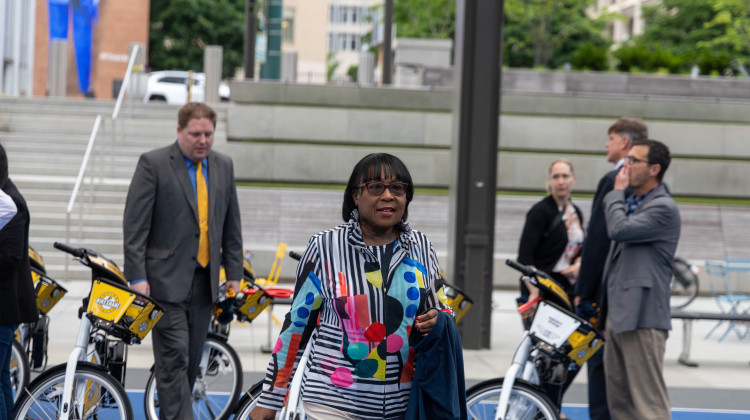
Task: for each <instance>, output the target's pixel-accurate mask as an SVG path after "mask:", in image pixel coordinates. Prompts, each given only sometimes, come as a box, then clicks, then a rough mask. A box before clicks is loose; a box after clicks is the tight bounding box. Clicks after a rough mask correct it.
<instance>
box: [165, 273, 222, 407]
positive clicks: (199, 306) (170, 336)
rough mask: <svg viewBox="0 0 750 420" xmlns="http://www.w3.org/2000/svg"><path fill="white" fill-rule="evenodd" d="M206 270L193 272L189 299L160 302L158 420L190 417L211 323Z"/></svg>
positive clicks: (208, 278) (209, 279)
mask: <svg viewBox="0 0 750 420" xmlns="http://www.w3.org/2000/svg"><path fill="white" fill-rule="evenodd" d="M210 285H211V278H210V273H209V270H206V269H202V268H199V269H196V270H195V273H194V275H193V283H192V288H191V290H190V293H189V294H188V297H187V298H186V299H185V301H183V302H179V303H161V302H160V305H161V306H162V307H163V308H164V314H163V315H162V317H161V319H160V320H159V322H157V323H156V325H155V326H154V330H153V333H152V339H153V348H154V374H155V376H156V391H157V392H158V394H159V395H158V396H159V419H161V420H173V419H174V420H186V419H187V420H190V419H192V418H193V404H192V392H193V384H195V378H196V376H197V375H198V368H199V364H200V359H201V356H202V353H203V345H204V344H205V342H206V335H207V334H208V324H209V322H210V320H211V308H212V306H213V302H211V290H210V287H211V286H210Z"/></svg>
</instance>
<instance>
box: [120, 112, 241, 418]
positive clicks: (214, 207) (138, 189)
mask: <svg viewBox="0 0 750 420" xmlns="http://www.w3.org/2000/svg"><path fill="white" fill-rule="evenodd" d="M215 128H216V113H215V112H214V110H213V109H211V108H210V107H208V106H207V105H205V104H201V103H188V104H187V105H185V106H183V107H182V108H181V109H180V111H179V113H178V126H177V141H176V142H175V143H173V144H171V145H169V146H166V147H163V148H160V149H156V150H152V151H150V152H148V153H144V154H143V155H141V157H140V160H139V161H138V166H137V168H136V170H135V173H134V174H133V179H132V181H131V183H130V188H129V190H128V196H127V200H126V202H125V214H124V219H123V231H124V242H125V244H124V250H125V277H126V278H127V279H128V281H129V282H130V286H131V288H133V289H134V290H136V291H138V292H141V293H143V294H146V295H150V296H151V297H153V298H154V299H155V300H156V301H157V302H159V303H160V304H161V305H162V306H163V307H164V315H163V316H162V318H161V320H159V322H158V323H157V324H156V326H155V327H154V330H153V334H152V337H153V348H154V360H155V364H154V366H155V368H154V369H155V375H156V383H157V392H158V394H159V404H160V408H159V417H160V418H161V419H179V420H184V419H192V418H193V414H192V397H191V395H192V389H193V384H194V382H195V378H196V375H197V371H198V364H199V362H200V357H201V352H202V349H203V344H204V343H205V340H206V334H207V332H208V326H209V321H210V312H211V308H212V305H213V302H215V301H216V298H217V293H218V285H219V268H220V267H221V266H222V265H223V266H224V268H225V270H226V277H227V279H228V281H227V287H231V288H232V289H234V290H235V291H239V285H240V283H239V280H240V279H241V276H242V231H241V224H240V211H239V205H238V202H237V190H236V188H235V182H234V168H233V165H232V160H231V159H230V158H229V157H228V156H225V155H223V154H220V153H218V152H214V151H211V146H212V145H213V140H214V137H213V136H214V130H215Z"/></svg>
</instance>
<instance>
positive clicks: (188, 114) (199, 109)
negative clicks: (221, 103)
mask: <svg viewBox="0 0 750 420" xmlns="http://www.w3.org/2000/svg"><path fill="white" fill-rule="evenodd" d="M201 118H208V119H209V120H211V122H212V123H213V125H214V128H216V111H214V110H213V108H211V107H210V106H208V105H206V104H204V103H202V102H188V103H186V104H185V105H183V106H182V108H180V111H179V112H177V124H178V125H179V126H180V128H185V127H187V125H188V123H189V122H190V120H192V119H201Z"/></svg>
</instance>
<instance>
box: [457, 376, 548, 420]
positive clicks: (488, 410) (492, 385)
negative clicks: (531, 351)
mask: <svg viewBox="0 0 750 420" xmlns="http://www.w3.org/2000/svg"><path fill="white" fill-rule="evenodd" d="M502 389H503V378H495V379H490V380H488V381H484V382H481V383H479V384H477V385H474V386H473V387H471V388H470V389H469V390H468V391H466V406H467V411H468V415H469V416H468V417H469V418H470V419H476V420H487V419H494V418H495V412H496V411H497V403H498V401H499V400H500V392H501V391H502ZM537 419H547V420H558V419H559V417H558V408H557V407H555V405H554V404H553V403H552V401H550V399H549V398H547V396H546V395H544V394H543V393H542V391H540V390H539V389H537V388H536V387H535V386H533V385H530V384H528V383H526V382H519V380H518V379H517V380H516V382H515V383H513V390H512V391H511V394H510V400H509V402H508V410H507V412H506V413H505V420H537Z"/></svg>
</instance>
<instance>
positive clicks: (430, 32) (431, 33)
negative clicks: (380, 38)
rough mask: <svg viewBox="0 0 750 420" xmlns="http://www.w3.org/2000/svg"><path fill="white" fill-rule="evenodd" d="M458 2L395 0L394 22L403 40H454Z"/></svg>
mask: <svg viewBox="0 0 750 420" xmlns="http://www.w3.org/2000/svg"><path fill="white" fill-rule="evenodd" d="M455 18H456V0H394V1H393V21H394V22H395V23H396V28H397V29H396V32H397V35H398V36H399V37H401V38H430V39H446V38H451V39H452V38H453V36H454V35H453V33H454V31H455V24H454V23H455V20H456V19H455Z"/></svg>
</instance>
